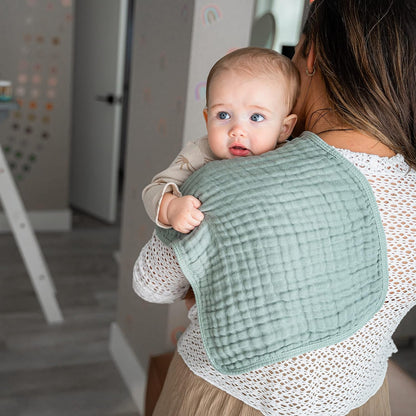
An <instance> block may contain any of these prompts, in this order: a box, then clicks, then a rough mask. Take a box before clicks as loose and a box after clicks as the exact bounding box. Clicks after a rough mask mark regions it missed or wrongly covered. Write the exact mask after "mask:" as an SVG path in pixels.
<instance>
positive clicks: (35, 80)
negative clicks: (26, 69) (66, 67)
mask: <svg viewBox="0 0 416 416" xmlns="http://www.w3.org/2000/svg"><path fill="white" fill-rule="evenodd" d="M41 81H42V78H41V76H40V75H39V74H35V75H33V77H32V84H40V82H41Z"/></svg>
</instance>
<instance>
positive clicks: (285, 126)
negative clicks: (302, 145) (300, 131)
mask: <svg viewBox="0 0 416 416" xmlns="http://www.w3.org/2000/svg"><path fill="white" fill-rule="evenodd" d="M297 121H298V116H297V115H296V114H289V115H288V116H286V117H285V118H284V119H283V122H282V127H281V129H280V134H279V137H278V139H277V142H278V143H283V142H284V141H285V140H287V139H288V138H289V136H290V135H291V134H292V131H293V129H294V128H295V125H296V122H297Z"/></svg>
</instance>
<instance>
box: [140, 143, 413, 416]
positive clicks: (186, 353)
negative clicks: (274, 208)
mask: <svg viewBox="0 0 416 416" xmlns="http://www.w3.org/2000/svg"><path fill="white" fill-rule="evenodd" d="M336 151H337V152H339V153H340V154H341V155H342V156H343V157H345V158H346V159H347V160H349V161H350V162H351V163H352V164H354V165H355V166H356V167H357V168H358V169H359V170H360V171H361V173H363V174H364V176H365V177H366V179H367V180H368V181H369V183H370V184H371V187H372V189H373V192H374V195H375V197H376V200H377V205H378V208H379V211H380V214H381V217H382V222H383V226H384V231H385V233H386V237H387V244H388V260H389V274H390V276H389V290H388V293H387V297H386V300H385V302H384V305H383V306H382V308H381V309H380V311H378V312H377V313H376V315H375V316H374V317H373V318H372V319H371V320H370V321H369V322H368V323H367V324H366V325H365V326H364V327H363V328H362V329H360V330H359V331H357V332H356V333H355V334H354V335H353V336H351V337H350V338H348V339H346V340H345V341H342V342H340V343H337V344H334V345H332V346H329V347H325V348H321V349H319V350H315V351H312V352H310V353H307V354H304V355H301V356H299V357H296V358H293V359H289V360H285V361H282V362H279V363H276V364H273V365H270V366H266V367H263V368H260V369H257V370H254V371H250V372H248V373H245V374H242V375H238V376H227V375H223V374H221V373H219V372H218V371H216V370H215V369H214V368H213V367H212V365H211V364H210V362H209V360H208V358H207V355H206V352H205V349H204V346H203V343H202V339H201V331H200V327H199V322H198V310H197V308H196V306H194V307H192V308H191V310H190V311H189V320H190V323H189V326H188V328H187V329H186V331H185V332H184V334H183V335H182V336H181V338H180V339H179V342H178V351H179V354H180V355H181V357H182V359H183V360H184V362H185V363H186V365H187V366H188V367H189V368H190V369H191V371H192V373H194V374H197V375H198V376H199V377H200V378H202V379H204V380H206V381H208V382H209V383H210V384H212V385H214V386H216V387H218V388H219V389H220V390H222V391H224V392H226V393H228V394H229V395H231V396H233V397H235V398H237V399H239V400H240V401H243V402H244V403H246V404H247V405H249V406H252V407H254V408H256V409H261V412H262V413H263V414H264V415H267V416H278V415H284V416H311V415H315V416H322V415H325V416H345V415H346V414H348V413H349V412H351V411H352V409H356V408H359V407H360V406H362V405H363V404H364V403H367V402H368V401H369V400H370V398H371V397H373V396H374V395H375V394H376V393H377V391H378V390H379V389H380V388H381V386H382V385H383V381H384V379H385V376H386V371H387V363H388V359H389V357H390V356H391V355H392V354H393V353H395V352H397V348H396V346H395V345H394V342H393V340H392V335H393V333H394V332H395V330H396V328H397V326H398V325H399V323H400V321H401V320H402V319H403V317H404V316H405V315H406V314H407V313H408V311H409V310H410V309H411V308H412V307H414V306H415V305H416V290H415V289H416V257H415V255H414V253H415V252H416V238H415V235H416V234H415V230H416V171H415V170H414V169H411V168H410V167H409V165H408V164H407V163H406V162H405V160H404V158H403V156H402V155H400V154H397V155H395V156H393V157H380V156H377V155H371V154H366V153H356V152H352V151H350V150H347V149H336ZM133 288H134V290H135V292H136V293H137V294H138V295H139V296H140V297H142V298H143V299H145V300H147V301H149V302H156V303H172V302H175V301H178V300H180V299H181V298H182V297H183V296H184V295H185V294H186V293H187V291H188V289H189V282H188V281H187V279H186V277H185V276H184V274H183V273H182V271H181V269H180V266H179V264H178V261H177V259H176V256H175V253H174V251H173V250H172V248H170V247H167V246H166V245H165V244H163V243H162V242H161V241H160V240H159V239H158V238H157V237H156V236H155V235H153V236H152V238H151V239H150V240H149V242H148V243H147V244H146V245H145V247H144V248H143V249H142V250H141V252H140V255H139V256H138V259H137V261H136V264H135V267H134V272H133ZM368 415H370V416H371V413H361V414H359V416H368ZM383 416H384V415H383Z"/></svg>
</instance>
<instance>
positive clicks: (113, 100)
mask: <svg viewBox="0 0 416 416" xmlns="http://www.w3.org/2000/svg"><path fill="white" fill-rule="evenodd" d="M95 99H96V101H101V102H104V103H107V104H109V105H115V104H122V102H123V97H122V96H118V97H116V96H115V95H114V94H107V95H97V96H96V97H95Z"/></svg>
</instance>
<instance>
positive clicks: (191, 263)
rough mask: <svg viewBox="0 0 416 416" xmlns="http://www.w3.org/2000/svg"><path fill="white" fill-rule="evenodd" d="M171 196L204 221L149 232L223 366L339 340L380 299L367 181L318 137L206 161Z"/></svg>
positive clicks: (214, 359) (252, 363)
mask: <svg viewBox="0 0 416 416" xmlns="http://www.w3.org/2000/svg"><path fill="white" fill-rule="evenodd" d="M181 192H182V193H184V194H187V195H194V196H195V197H197V198H198V199H199V200H200V201H201V202H202V206H201V211H202V212H204V214H205V218H204V221H203V222H202V223H201V225H200V226H199V227H197V228H196V229H195V230H193V231H192V232H191V233H189V234H181V233H178V232H177V231H175V230H173V229H170V230H166V229H161V228H158V229H157V235H158V237H159V238H160V239H161V240H162V241H163V242H164V243H165V244H167V245H171V246H172V248H173V249H174V251H175V253H176V257H177V259H178V261H179V264H180V267H181V269H182V271H183V272H184V274H185V276H186V277H187V279H188V280H189V282H190V283H191V285H192V289H193V290H194V293H195V296H196V302H197V305H198V313H199V322H200V326H201V334H202V339H203V342H204V346H205V349H206V351H207V354H208V357H209V359H210V361H211V363H212V365H213V366H214V368H215V369H217V370H218V371H220V372H221V373H223V374H242V373H245V372H247V371H251V370H254V369H257V368H260V367H263V366H265V365H269V364H273V363H276V362H278V361H283V360H285V359H287V358H292V357H295V356H297V355H300V354H303V353H305V352H308V351H312V350H315V349H318V348H321V347H325V346H328V345H332V344H334V343H336V342H339V341H342V340H343V339H346V338H347V337H349V336H351V335H352V334H353V333H354V332H356V331H357V330H358V329H360V328H362V327H363V326H364V325H365V324H366V323H367V322H368V321H369V320H370V319H371V318H372V317H373V316H374V314H375V313H376V312H377V311H378V310H379V309H380V307H381V305H382V304H383V302H384V299H385V296H386V292H387V286H388V266H387V248H386V239H385V235H384V230H383V226H382V223H381V218H380V214H379V211H378V207H377V203H376V200H375V197H374V195H373V192H372V189H371V186H370V184H369V183H368V181H367V179H366V178H365V176H364V175H363V174H362V173H361V172H360V171H359V170H358V169H357V168H356V167H355V166H354V165H353V164H351V163H350V162H349V161H348V160H346V159H345V158H344V157H342V156H341V155H340V154H339V153H338V152H337V151H336V150H334V149H333V148H332V147H330V146H328V145H327V144H326V143H325V142H324V141H323V140H322V139H320V138H319V137H318V136H315V135H310V137H309V138H308V140H305V139H304V138H303V137H300V138H297V139H294V140H293V141H291V142H288V143H286V144H285V145H284V146H282V147H280V148H279V149H277V150H275V151H272V152H268V153H266V154H263V155H260V156H256V157H250V158H238V159H232V160H225V161H214V162H211V163H209V164H207V165H205V166H204V167H202V168H201V169H199V170H198V171H197V172H195V173H194V174H193V175H192V176H190V177H189V178H188V180H187V181H186V182H185V183H184V184H183V186H182V187H181Z"/></svg>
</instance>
